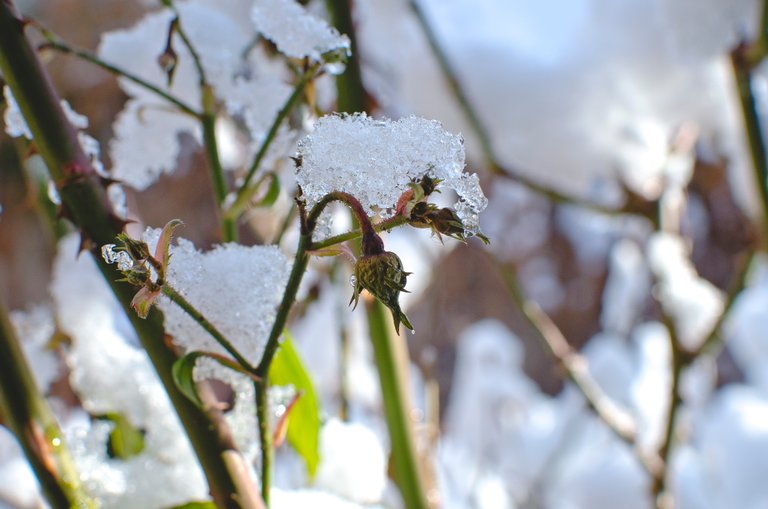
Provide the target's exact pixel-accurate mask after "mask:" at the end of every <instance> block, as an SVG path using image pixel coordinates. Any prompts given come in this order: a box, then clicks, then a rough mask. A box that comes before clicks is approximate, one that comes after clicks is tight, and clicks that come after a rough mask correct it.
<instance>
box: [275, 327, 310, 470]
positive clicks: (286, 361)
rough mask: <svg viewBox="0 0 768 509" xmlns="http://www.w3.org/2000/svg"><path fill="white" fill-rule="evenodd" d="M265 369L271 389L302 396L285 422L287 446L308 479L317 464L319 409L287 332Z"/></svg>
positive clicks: (306, 375)
mask: <svg viewBox="0 0 768 509" xmlns="http://www.w3.org/2000/svg"><path fill="white" fill-rule="evenodd" d="M284 334H285V340H284V341H283V342H282V343H281V344H280V349H279V350H278V352H277V354H276V355H275V358H274V360H273V361H272V365H271V366H270V368H269V381H270V383H271V384H272V385H292V386H293V387H294V388H295V389H296V391H297V392H298V391H301V392H302V396H301V398H300V399H299V400H298V401H297V402H296V406H295V408H293V410H292V411H291V415H290V418H289V421H288V443H289V444H291V445H292V446H293V448H294V449H296V452H298V453H299V455H301V457H302V458H304V461H305V462H306V464H307V471H308V472H309V476H310V477H314V475H315V472H316V471H317V465H318V463H319V462H320V451H319V447H320V405H319V404H318V401H317V394H315V388H314V386H313V385H312V380H311V379H310V378H309V374H308V373H307V370H306V369H305V368H304V363H303V362H302V360H301V358H300V357H299V354H298V352H297V351H296V349H295V348H294V346H293V342H292V341H291V337H290V335H289V333H288V331H285V332H284Z"/></svg>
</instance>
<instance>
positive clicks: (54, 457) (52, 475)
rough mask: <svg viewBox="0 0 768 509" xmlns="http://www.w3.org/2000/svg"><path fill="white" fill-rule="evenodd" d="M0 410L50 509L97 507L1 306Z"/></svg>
mask: <svg viewBox="0 0 768 509" xmlns="http://www.w3.org/2000/svg"><path fill="white" fill-rule="evenodd" d="M0 409H2V414H3V417H4V419H5V424H6V425H7V426H8V427H9V428H10V429H11V431H13V433H14V434H15V435H16V438H17V439H18V441H19V444H21V448H22V449H23V451H24V454H25V455H26V456H27V459H28V461H29V464H30V466H31V467H32V470H33V471H34V472H35V475H36V477H37V480H38V481H39V482H40V486H41V488H42V490H43V494H44V495H45V498H46V500H48V503H49V504H51V506H52V507H54V508H56V509H71V508H83V509H87V508H95V507H97V506H98V505H97V504H96V502H95V501H93V500H92V499H90V498H89V497H88V496H87V495H86V494H85V493H84V492H83V491H82V486H81V485H80V476H79V475H78V473H77V470H76V469H75V465H74V462H73V461H72V458H71V456H70V455H69V451H68V450H67V448H66V446H65V444H64V439H63V437H62V434H61V430H60V429H59V425H58V423H57V422H56V418H55V417H54V415H53V412H52V411H51V408H50V407H49V406H48V402H47V401H46V400H45V398H44V397H43V395H42V394H40V392H39V390H38V388H37V385H36V384H35V380H34V377H33V376H32V371H31V369H30V367H29V364H28V363H27V359H26V357H25V356H24V353H23V351H22V349H21V345H20V344H19V340H18V338H17V337H16V334H15V332H14V330H13V326H12V325H11V322H10V319H9V317H8V315H7V314H6V310H5V308H4V307H3V306H0Z"/></svg>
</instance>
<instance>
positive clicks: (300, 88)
mask: <svg viewBox="0 0 768 509" xmlns="http://www.w3.org/2000/svg"><path fill="white" fill-rule="evenodd" d="M319 66H320V64H313V65H311V66H310V67H309V68H308V69H307V70H306V71H304V74H302V75H301V78H299V81H298V82H296V85H295V86H294V88H293V93H291V95H290V97H288V99H287V100H286V101H285V103H284V104H283V106H282V108H280V111H279V112H278V113H277V116H276V117H275V119H274V121H273V122H272V126H271V127H270V128H269V131H268V132H267V135H266V137H265V138H264V141H263V142H262V143H261V146H260V147H259V150H258V152H256V156H255V157H254V159H253V162H252V163H251V165H250V167H249V168H248V173H247V174H246V175H245V179H244V180H243V183H242V185H241V186H240V189H239V190H238V192H237V198H236V199H235V203H238V202H242V201H243V200H245V201H246V202H247V200H249V199H250V197H251V196H250V195H252V193H253V192H255V190H254V189H251V188H249V187H248V185H249V184H250V183H251V180H252V179H253V176H254V174H255V173H256V170H258V169H259V165H260V164H261V161H262V160H263V159H264V156H265V155H266V154H267V150H268V149H269V147H270V145H271V144H272V142H273V141H274V139H275V136H277V131H278V130H279V129H280V126H281V125H282V123H283V120H285V117H287V116H288V114H289V113H290V112H291V110H293V107H294V106H295V105H296V102H297V101H298V99H299V97H301V94H302V93H303V92H304V88H305V87H306V86H307V83H309V81H310V80H311V79H312V78H313V77H314V76H315V73H316V72H317V70H318V69H319Z"/></svg>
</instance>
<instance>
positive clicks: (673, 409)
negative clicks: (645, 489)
mask: <svg viewBox="0 0 768 509" xmlns="http://www.w3.org/2000/svg"><path fill="white" fill-rule="evenodd" d="M661 315H662V322H663V323H664V326H665V327H666V329H667V332H668V335H669V348H670V352H671V354H672V359H671V360H672V381H671V382H670V384H669V407H668V408H667V414H666V416H665V418H664V423H665V426H664V435H663V436H662V440H661V444H660V445H659V449H658V457H659V459H660V461H661V466H662V468H661V469H660V470H658V471H656V472H652V483H651V493H652V495H653V498H654V500H655V501H656V507H657V508H658V509H666V507H667V506H668V502H667V498H668V494H667V474H668V472H669V468H668V467H669V457H670V453H671V452H672V444H673V441H674V436H675V427H676V424H677V417H678V414H679V412H678V410H679V409H680V405H681V404H682V403H683V400H682V398H681V396H680V381H681V379H682V376H683V370H684V369H685V365H686V362H685V352H684V349H683V346H682V344H681V343H680V338H679V336H678V334H677V327H675V324H674V322H673V320H672V317H670V316H669V315H668V314H666V313H665V312H664V310H663V309H662V312H661Z"/></svg>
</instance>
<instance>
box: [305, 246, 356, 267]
mask: <svg viewBox="0 0 768 509" xmlns="http://www.w3.org/2000/svg"><path fill="white" fill-rule="evenodd" d="M307 253H309V255H310V256H338V255H344V256H346V257H347V259H349V261H351V262H352V263H355V262H356V261H357V258H355V253H354V252H352V249H350V247H349V246H348V245H346V244H336V245H334V246H329V247H324V248H323V249H315V250H310V251H307Z"/></svg>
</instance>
